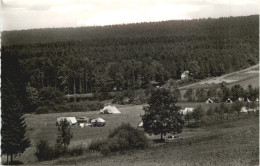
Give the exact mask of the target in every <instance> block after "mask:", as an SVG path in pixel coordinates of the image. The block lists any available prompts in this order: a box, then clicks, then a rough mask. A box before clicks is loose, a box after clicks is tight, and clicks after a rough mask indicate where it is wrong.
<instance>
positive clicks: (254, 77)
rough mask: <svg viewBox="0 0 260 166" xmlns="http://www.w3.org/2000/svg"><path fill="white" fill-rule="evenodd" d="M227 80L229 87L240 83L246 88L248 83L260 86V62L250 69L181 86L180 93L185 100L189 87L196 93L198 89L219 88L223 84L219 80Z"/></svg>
mask: <svg viewBox="0 0 260 166" xmlns="http://www.w3.org/2000/svg"><path fill="white" fill-rule="evenodd" d="M222 81H226V82H227V84H226V86H227V87H228V88H231V87H232V86H234V85H236V84H239V85H241V86H242V87H243V88H244V89H246V88H247V87H248V85H252V87H253V88H258V87H259V64H258V65H255V66H252V67H250V68H248V69H244V70H241V71H238V72H234V73H229V74H226V75H223V76H220V77H214V78H208V79H205V80H201V81H200V82H196V83H193V84H190V85H187V86H183V87H180V93H181V96H182V98H181V99H182V100H185V99H184V98H183V95H184V94H185V92H186V91H187V89H190V88H191V89H192V90H193V91H194V93H195V91H196V89H211V88H215V89H219V88H220V86H221V84H219V83H217V82H222Z"/></svg>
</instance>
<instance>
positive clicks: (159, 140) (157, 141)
mask: <svg viewBox="0 0 260 166" xmlns="http://www.w3.org/2000/svg"><path fill="white" fill-rule="evenodd" d="M153 142H154V143H165V140H164V139H154V140H153Z"/></svg>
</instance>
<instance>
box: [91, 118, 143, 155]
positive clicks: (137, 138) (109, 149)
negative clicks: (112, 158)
mask: <svg viewBox="0 0 260 166" xmlns="http://www.w3.org/2000/svg"><path fill="white" fill-rule="evenodd" d="M146 147H148V140H147V138H146V136H145V135H144V132H143V131H140V130H137V129H135V128H134V127H132V126H131V125H130V124H129V123H127V124H125V123H123V124H122V125H120V126H119V127H117V128H116V129H115V130H114V131H113V132H111V133H110V134H109V136H108V138H107V139H106V140H98V141H95V142H92V143H91V144H90V146H89V150H96V151H100V152H101V153H102V154H103V155H105V156H107V155H110V154H111V153H114V152H120V153H122V152H124V151H127V150H131V149H144V148H146Z"/></svg>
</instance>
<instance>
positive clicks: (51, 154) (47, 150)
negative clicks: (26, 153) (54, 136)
mask: <svg viewBox="0 0 260 166" xmlns="http://www.w3.org/2000/svg"><path fill="white" fill-rule="evenodd" d="M34 155H35V156H36V157H37V159H38V160H39V161H44V160H51V159H54V158H56V157H57V155H56V152H55V149H54V148H53V147H51V146H50V145H49V143H48V142H47V141H46V140H40V142H39V143H38V144H37V145H36V152H35V154H34Z"/></svg>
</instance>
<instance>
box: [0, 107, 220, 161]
mask: <svg viewBox="0 0 260 166" xmlns="http://www.w3.org/2000/svg"><path fill="white" fill-rule="evenodd" d="M177 105H179V106H181V107H182V108H185V107H196V106H198V105H201V106H202V108H204V109H205V110H206V109H207V108H209V107H210V106H213V107H214V106H217V105H218V104H217V103H213V104H204V103H178V104H177ZM117 108H118V109H119V110H120V111H121V112H122V114H118V115H104V114H99V111H91V112H74V113H73V112H69V113H52V114H41V115H36V114H30V115H26V116H25V119H26V124H27V128H28V131H27V136H28V137H29V138H30V139H31V142H32V147H30V148H29V149H27V150H26V151H25V153H24V154H22V155H21V156H18V157H17V158H16V159H17V160H19V161H22V162H23V163H25V164H32V163H33V164H34V163H37V159H36V158H35V157H34V155H33V153H34V152H35V145H36V143H37V142H39V141H40V139H43V138H44V139H46V140H48V141H49V142H50V143H53V144H54V143H55V140H56V137H57V128H56V126H55V122H56V118H57V117H61V116H75V117H81V116H85V117H88V118H95V117H101V118H104V119H105V120H106V126H105V127H85V128H80V127H76V126H72V132H73V135H74V136H73V138H72V140H71V145H70V147H76V146H78V145H81V146H82V147H83V148H87V147H88V145H89V143H90V142H91V141H92V140H96V139H101V138H106V137H107V136H108V134H109V132H110V131H112V130H113V129H114V128H116V127H117V126H118V125H120V124H121V123H122V122H129V123H130V124H131V125H132V126H136V125H137V124H138V123H139V122H140V121H141V116H140V114H143V113H144V112H143V110H142V105H124V106H122V105H118V106H117ZM205 131H206V130H205V129H203V128H193V129H185V130H184V132H183V133H182V134H181V135H182V136H183V137H185V138H189V137H196V136H199V135H201V134H203V133H204V136H205V135H207V134H208V133H207V132H205ZM209 131H210V130H209ZM147 136H148V135H147ZM148 137H149V139H150V140H154V139H158V138H159V137H160V136H153V135H152V136H148ZM138 153H139V152H138ZM90 156H92V157H93V160H95V161H96V158H97V159H98V157H97V156H99V155H97V156H96V155H94V156H93V154H92V153H91V155H90ZM79 158H80V157H79ZM3 160H4V158H3ZM115 160H116V159H115ZM149 162H150V161H149ZM149 162H148V163H149Z"/></svg>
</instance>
